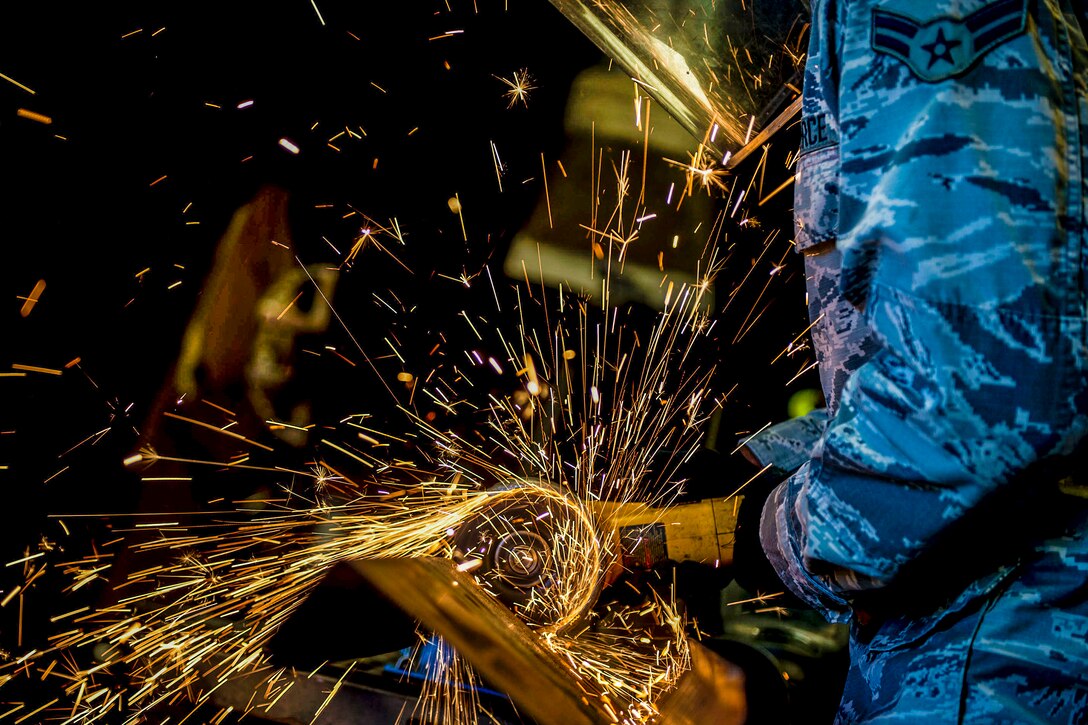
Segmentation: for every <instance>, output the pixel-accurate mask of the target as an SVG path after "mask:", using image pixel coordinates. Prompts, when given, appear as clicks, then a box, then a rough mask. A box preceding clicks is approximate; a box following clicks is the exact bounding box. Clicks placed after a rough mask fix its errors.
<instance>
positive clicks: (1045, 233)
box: [762, 0, 1088, 619]
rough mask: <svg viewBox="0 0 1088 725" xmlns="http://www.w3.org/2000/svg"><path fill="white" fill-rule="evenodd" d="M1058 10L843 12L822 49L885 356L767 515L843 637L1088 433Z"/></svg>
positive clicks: (950, 557) (790, 573) (1079, 240)
mask: <svg viewBox="0 0 1088 725" xmlns="http://www.w3.org/2000/svg"><path fill="white" fill-rule="evenodd" d="M1063 5H1065V3H1063ZM1049 7H1051V6H1048V5H1047V4H1046V3H1026V2H1021V1H1019V0H998V1H997V2H991V3H985V4H982V5H980V9H978V10H976V11H975V12H974V13H971V14H968V15H967V16H965V17H951V16H947V17H946V16H943V15H942V14H941V11H940V10H939V9H938V8H937V6H935V5H934V4H932V3H923V2H920V1H919V2H913V3H899V4H898V5H897V12H896V13H889V12H887V11H885V10H884V9H883V3H879V2H871V1H870V2H843V3H840V4H839V7H838V8H837V9H835V10H833V11H832V12H833V13H834V15H833V17H834V18H835V22H836V23H837V25H836V30H837V31H838V32H839V33H840V34H841V35H840V36H839V39H838V41H837V42H835V43H833V44H832V46H829V45H826V44H825V45H823V46H821V44H820V43H821V41H820V38H819V37H814V46H813V47H814V55H813V57H810V65H811V64H813V63H816V64H819V63H825V64H830V63H833V64H834V66H835V70H836V71H837V73H836V75H835V78H834V79H833V80H834V84H833V91H834V92H835V93H836V94H837V98H836V100H837V113H838V117H837V119H835V120H836V122H837V128H839V129H841V161H840V179H839V181H840V186H841V188H840V189H838V191H839V192H840V193H841V205H840V209H839V230H840V233H841V236H840V238H839V242H838V244H839V248H840V249H841V250H842V252H843V257H844V269H843V275H842V281H841V284H842V291H843V293H844V294H845V295H847V297H848V298H849V299H851V300H852V301H854V302H855V303H856V304H858V305H859V306H864V309H865V315H866V320H867V323H868V324H869V326H870V328H871V330H872V331H873V332H874V333H875V335H876V338H877V339H878V341H879V347H880V349H879V351H878V352H877V353H876V354H875V355H873V356H872V357H870V358H869V359H868V360H867V361H866V362H865V363H864V364H863V365H862V366H861V367H860V368H858V369H857V370H856V371H854V373H853V374H852V375H851V377H850V378H849V380H848V381H847V383H846V385H845V388H844V390H843V392H842V397H841V400H840V405H839V408H838V409H837V411H836V412H835V415H834V416H833V417H832V418H831V419H830V421H829V423H828V427H827V429H826V431H825V433H824V436H823V438H822V440H821V442H820V444H819V445H818V446H817V449H816V451H815V453H814V455H813V457H812V460H811V461H810V462H809V463H807V464H806V465H805V466H803V467H802V468H801V469H800V470H799V471H798V472H797V473H796V474H795V475H794V476H793V477H791V478H790V479H789V480H788V481H787V482H785V483H783V484H782V485H781V486H779V488H778V489H776V491H775V492H774V493H773V494H772V496H771V497H770V498H769V500H768V503H767V506H766V508H765V510H764V515H763V524H762V538H763V542H764V547H765V549H766V550H767V553H768V556H769V558H770V559H771V560H772V563H774V564H775V566H776V569H777V570H778V573H779V575H780V576H781V577H782V578H783V581H784V582H785V583H786V584H787V586H789V587H790V589H791V590H793V591H794V592H795V593H796V594H798V595H799V596H801V597H802V598H804V599H806V600H807V601H809V602H810V603H812V604H814V605H816V606H817V607H819V608H821V609H823V610H825V612H826V613H827V614H828V615H829V616H830V617H831V618H833V619H842V618H844V617H845V616H846V615H845V612H846V610H847V609H848V604H849V600H850V599H851V598H852V597H853V596H854V595H856V594H857V593H858V592H861V591H866V590H870V589H875V588H880V587H883V586H884V585H886V584H887V583H888V582H890V581H893V580H895V578H896V577H897V575H899V574H900V573H901V571H902V570H903V569H904V567H906V566H908V565H909V564H910V563H911V562H913V561H915V560H916V559H917V558H918V557H919V556H920V555H921V554H922V553H923V552H930V553H932V552H931V550H932V549H933V548H934V547H939V546H940V543H941V542H942V541H944V540H945V538H946V535H947V532H948V531H949V530H950V529H951V528H955V527H957V526H962V525H963V522H964V521H965V520H967V521H969V520H970V516H971V512H972V511H973V510H974V509H975V508H976V507H977V506H978V505H979V504H980V502H983V501H984V500H986V499H988V498H989V497H991V496H992V495H993V494H994V492H995V491H997V490H999V489H1001V488H1002V487H1003V486H1004V485H1005V484H1007V483H1008V482H1009V481H1010V480H1011V479H1013V477H1014V476H1015V475H1016V474H1017V473H1019V472H1021V471H1023V470H1024V469H1025V468H1026V467H1027V466H1029V465H1030V464H1032V463H1034V462H1035V461H1038V460H1040V459H1042V458H1044V457H1047V456H1052V455H1056V454H1061V453H1065V452H1069V451H1070V450H1071V449H1072V448H1073V447H1074V446H1075V445H1076V444H1077V443H1078V442H1079V441H1080V440H1081V439H1082V438H1083V437H1084V435H1085V430H1086V429H1088V419H1086V416H1085V415H1084V414H1083V412H1082V411H1083V410H1085V408H1086V407H1088V405H1086V402H1085V398H1086V397H1088V395H1086V386H1085V374H1084V369H1085V367H1086V366H1088V354H1086V352H1088V351H1086V348H1085V340H1086V325H1085V312H1084V310H1085V297H1084V289H1083V282H1082V275H1083V264H1084V262H1083V261H1082V255H1083V254H1084V249H1085V248H1086V247H1085V240H1084V237H1083V232H1082V230H1083V229H1085V226H1084V210H1083V208H1082V204H1083V195H1084V194H1083V192H1084V186H1083V173H1082V165H1083V164H1084V158H1083V154H1084V150H1083V148H1082V143H1081V138H1080V135H1079V134H1080V132H1081V125H1082V123H1081V121H1082V119H1081V118H1080V116H1079V115H1078V114H1079V109H1080V107H1082V106H1083V107H1085V108H1088V99H1086V92H1085V88H1086V86H1088V80H1086V78H1085V72H1084V68H1085V55H1086V50H1085V46H1084V39H1083V36H1082V34H1081V32H1080V29H1079V27H1078V26H1077V25H1076V21H1075V16H1074V15H1073V13H1072V12H1071V10H1070V11H1069V12H1068V13H1066V14H1065V15H1064V16H1063V15H1057V16H1055V15H1051V14H1050V12H1049ZM821 12H823V13H824V14H825V15H824V17H825V20H826V17H827V12H828V3H827V2H824V3H820V2H817V3H816V4H815V7H814V13H815V14H816V16H817V17H816V19H814V23H815V22H818V21H819V17H820V14H821ZM911 12H913V15H909V14H905V13H911ZM938 30H940V31H941V32H940V34H939V35H938ZM819 32H820V28H819V27H818V26H817V25H815V24H814V33H815V34H817V35H818V34H819ZM911 33H913V35H911ZM930 35H932V36H933V37H929V36H930ZM957 40H958V41H959V43H958V44H957V43H956V41H957ZM961 52H962V53H964V55H962V57H961V55H960V53H961ZM949 59H950V60H949ZM931 61H932V62H931ZM820 71H821V72H822V73H827V72H829V69H828V68H827V67H826V66H825V67H823V68H821V69H820ZM799 183H803V179H802V180H801V181H799ZM1040 483H1041V484H1049V483H1051V482H1050V481H1043V482H1040ZM940 553H941V556H942V557H944V558H945V563H946V564H947V565H949V566H953V565H955V563H956V559H957V556H959V555H960V554H959V553H958V552H957V551H956V550H948V551H942V552H940Z"/></svg>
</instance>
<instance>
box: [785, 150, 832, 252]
mask: <svg viewBox="0 0 1088 725" xmlns="http://www.w3.org/2000/svg"><path fill="white" fill-rule="evenodd" d="M838 174H839V147H838V145H833V146H825V147H823V148H819V149H815V150H813V151H810V152H808V153H805V154H803V155H802V156H801V157H800V158H799V159H798V160H797V184H796V190H795V192H794V196H793V208H794V241H795V242H796V244H797V249H798V251H801V252H805V251H807V250H811V248H812V247H815V246H817V245H821V244H828V243H833V242H834V241H835V238H836V236H837V234H838V228H839V181H838Z"/></svg>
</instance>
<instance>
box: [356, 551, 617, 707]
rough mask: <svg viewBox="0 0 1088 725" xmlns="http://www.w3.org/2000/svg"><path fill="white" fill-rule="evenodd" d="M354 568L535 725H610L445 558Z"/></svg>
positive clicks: (520, 626)
mask: <svg viewBox="0 0 1088 725" xmlns="http://www.w3.org/2000/svg"><path fill="white" fill-rule="evenodd" d="M352 566H353V567H354V568H355V569H356V570H357V571H359V572H360V573H361V574H362V575H363V576H365V577H366V578H367V579H368V580H369V581H370V582H371V583H372V584H373V585H374V586H375V587H376V588H377V589H379V590H380V591H381V592H382V593H383V594H385V596H387V597H388V598H389V599H390V600H392V601H393V602H394V603H396V604H397V605H398V606H400V607H401V608H402V609H404V611H405V612H407V613H408V614H410V615H412V616H414V617H416V618H418V619H419V620H420V621H421V622H422V623H423V624H424V625H425V626H426V627H428V628H430V629H431V630H433V631H435V632H437V633H438V634H441V635H442V636H443V637H444V638H445V639H446V640H447V641H449V643H450V644H452V645H453V647H454V648H455V649H456V650H457V651H458V652H459V653H460V654H461V655H462V656H464V657H465V658H466V659H467V660H468V661H469V662H471V663H472V666H473V667H475V668H476V670H477V671H478V672H479V673H480V674H481V675H482V676H483V677H484V679H486V680H487V681H488V682H489V683H490V684H491V685H493V686H494V687H497V688H498V689H500V690H502V691H503V692H505V693H506V694H507V695H509V696H510V699H512V700H513V701H514V702H515V703H516V705H517V706H518V708H519V709H520V710H521V711H522V712H524V713H525V714H526V715H528V716H529V717H531V718H532V719H533V720H535V721H536V722H538V723H540V724H541V725H552V724H555V725H559V724H562V725H592V724H594V723H610V722H612V718H610V717H609V716H608V715H607V714H606V713H605V712H604V711H603V710H601V709H598V708H597V707H595V706H594V705H592V704H591V703H590V702H589V701H588V700H587V699H586V698H585V697H584V696H583V695H582V692H581V690H579V688H578V686H577V685H576V683H575V682H574V680H573V679H572V678H571V677H570V674H569V673H568V672H567V670H566V668H565V667H563V665H562V663H561V662H560V661H559V659H558V658H557V657H556V656H555V655H554V654H552V653H551V652H549V651H547V650H546V649H544V648H543V647H542V646H541V645H540V643H539V642H538V641H537V639H536V636H535V635H534V634H533V632H532V630H530V629H529V628H528V627H527V626H526V625H525V624H524V623H523V622H522V621H521V620H519V619H518V618H517V617H516V616H515V615H514V614H513V613H512V612H510V611H509V610H508V609H506V608H505V607H503V606H502V605H500V604H499V603H498V602H496V601H495V600H494V599H493V598H491V597H490V596H489V595H488V594H486V593H485V592H483V591H481V590H480V588H479V587H478V586H477V585H476V583H475V582H474V581H473V580H472V578H471V577H469V576H468V575H466V574H464V573H462V572H459V571H457V569H456V568H455V567H454V565H453V563H452V562H451V561H448V560H445V559H430V558H421V559H373V560H362V561H356V562H352Z"/></svg>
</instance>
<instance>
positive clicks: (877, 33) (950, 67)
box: [871, 0, 1028, 83]
mask: <svg viewBox="0 0 1088 725" xmlns="http://www.w3.org/2000/svg"><path fill="white" fill-rule="evenodd" d="M1027 10H1028V0H997V1H996V2H992V3H988V4H987V5H984V6H983V7H981V8H979V9H978V10H976V11H975V12H973V13H971V14H970V15H968V16H967V17H964V18H956V17H951V16H948V15H941V16H938V17H935V18H931V19H928V20H917V19H915V18H912V17H909V16H907V15H900V14H899V13H893V12H889V11H887V10H879V9H874V10H873V16H872V35H871V42H872V48H873V50H874V51H876V52H878V53H885V54H887V55H890V56H893V57H895V58H898V59H899V60H901V61H903V62H904V63H906V64H907V66H908V67H909V68H910V69H911V71H912V72H913V73H914V75H915V76H917V77H918V78H920V79H921V80H923V81H925V82H927V83H936V82H938V81H943V80H946V79H948V78H953V77H955V76H958V75H961V74H963V73H966V72H967V71H968V70H970V69H971V67H972V66H974V65H975V63H977V62H978V60H979V59H980V58H982V57H983V56H984V55H986V53H987V52H988V51H990V50H991V49H992V48H994V47H996V46H998V45H1000V44H1001V43H1004V42H1005V41H1007V40H1009V39H1011V38H1014V37H1016V36H1017V35H1020V34H1021V33H1023V32H1024V29H1025V28H1026V27H1027V14H1028V13H1027Z"/></svg>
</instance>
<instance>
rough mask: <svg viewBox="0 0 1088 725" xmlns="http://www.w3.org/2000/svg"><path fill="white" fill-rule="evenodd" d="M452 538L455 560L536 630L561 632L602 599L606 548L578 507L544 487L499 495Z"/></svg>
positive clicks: (505, 490)
mask: <svg viewBox="0 0 1088 725" xmlns="http://www.w3.org/2000/svg"><path fill="white" fill-rule="evenodd" d="M491 496H492V499H491V501H490V503H489V505H488V506H486V507H485V508H484V509H483V510H481V511H480V512H479V513H477V514H476V515H475V516H473V517H472V518H470V519H469V520H467V521H465V522H464V523H463V524H462V525H461V526H459V527H458V528H457V530H456V531H455V532H454V533H453V537H452V541H451V543H452V545H453V547H454V551H453V558H454V560H455V561H456V562H457V564H458V568H459V569H461V570H462V571H465V572H468V573H469V574H471V575H472V576H473V577H474V578H475V579H476V581H477V582H478V583H479V584H480V586H481V587H482V588H484V589H485V590H486V591H488V592H490V593H491V594H492V595H493V596H495V597H496V598H497V599H498V600H499V601H501V602H502V603H503V604H505V605H506V606H507V607H509V608H510V609H511V610H513V611H514V612H515V613H516V614H517V615H519V616H520V617H521V618H522V619H523V620H524V621H525V622H526V623H527V624H529V625H530V626H531V627H536V628H541V629H546V630H551V631H558V630H561V629H564V628H566V627H568V626H570V625H571V624H573V623H574V622H575V621H577V620H578V619H579V618H580V617H581V615H582V614H584V613H585V612H586V611H587V610H588V609H589V607H590V606H591V605H592V603H593V600H594V599H595V598H596V594H597V587H598V586H599V580H600V575H599V573H600V570H601V566H600V546H599V543H598V542H597V539H596V534H595V531H594V527H593V524H592V521H591V520H590V518H589V516H588V514H587V513H586V512H585V511H584V510H583V509H582V508H581V507H580V506H578V504H577V503H575V502H573V501H571V500H570V499H569V498H567V497H565V496H563V495H562V494H561V493H559V492H557V491H553V490H551V489H544V488H542V487H537V486H533V487H526V488H506V489H504V490H497V491H494V492H493V493H492V494H491Z"/></svg>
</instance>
